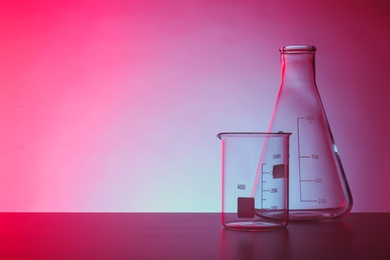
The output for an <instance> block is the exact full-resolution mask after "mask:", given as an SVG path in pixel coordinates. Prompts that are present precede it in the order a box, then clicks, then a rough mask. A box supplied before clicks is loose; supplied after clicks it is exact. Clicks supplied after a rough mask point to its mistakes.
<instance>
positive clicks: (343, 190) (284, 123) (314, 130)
mask: <svg viewBox="0 0 390 260" xmlns="http://www.w3.org/2000/svg"><path fill="white" fill-rule="evenodd" d="M315 52H316V48H315V47H314V46H310V45H303V46H285V47H282V48H281V49H280V53H281V73H282V75H281V85H280V89H279V93H278V96H277V100H276V104H275V108H274V111H273V115H272V119H271V124H270V128H269V131H270V132H275V131H276V132H277V131H286V132H291V133H292V135H291V138H290V179H289V185H290V189H289V193H290V194H289V214H290V220H318V219H328V218H336V217H341V216H345V215H347V214H348V213H349V212H350V211H351V208H352V194H351V191H350V189H349V186H348V182H347V179H346V176H345V173H344V169H343V166H342V164H341V159H340V156H339V152H338V150H337V147H336V144H335V142H334V138H333V136H332V132H331V128H330V126H329V123H328V120H327V117H326V114H325V110H324V107H323V103H322V101H321V98H320V95H319V92H318V89H317V85H316V79H315Z"/></svg>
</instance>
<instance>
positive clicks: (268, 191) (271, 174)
mask: <svg viewBox="0 0 390 260" xmlns="http://www.w3.org/2000/svg"><path fill="white" fill-rule="evenodd" d="M265 165H266V163H262V164H261V175H262V181H261V191H262V196H261V197H262V200H261V208H262V209H267V210H276V209H278V208H280V206H282V205H273V203H275V200H274V199H273V197H274V196H276V195H278V193H279V189H278V187H277V186H275V179H278V178H282V176H281V175H282V174H281V173H280V172H279V173H276V174H277V176H276V177H275V170H274V169H275V166H276V167H277V168H280V167H278V166H281V165H273V166H272V167H273V170H266V171H265V170H264V166H265ZM283 167H284V165H283ZM278 171H280V170H278ZM283 177H284V174H283ZM267 179H270V181H269V182H268V181H267ZM269 184H271V185H272V184H273V186H270V185H269ZM278 206H279V207H278Z"/></svg>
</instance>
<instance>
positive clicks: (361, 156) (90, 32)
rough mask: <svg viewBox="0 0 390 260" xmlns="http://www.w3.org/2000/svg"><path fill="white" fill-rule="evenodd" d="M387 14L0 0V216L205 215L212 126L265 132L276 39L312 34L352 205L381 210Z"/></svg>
mask: <svg viewBox="0 0 390 260" xmlns="http://www.w3.org/2000/svg"><path fill="white" fill-rule="evenodd" d="M63 2H66V3H63ZM389 13H390V4H389V2H388V1H386V0H383V1H372V0H360V1H343V0H338V1H305V0H294V1H282V0H273V1H248V0H245V1H242V0H240V1H238V0H237V1H227V0H218V1H214V0H213V1H210V0H205V1H200V0H189V1H182V0H166V1H117V0H114V1H113V0H106V1H49V0H47V1H38V0H37V1H1V2H0V198H1V199H0V211H130V212H137V211H147V212H148V211H152V212H160V211H168V212H174V211H183V212H198V211H205V212H219V211H220V209H221V202H220V197H221V196H220V195H221V188H220V186H221V183H220V180H221V177H220V174H221V173H220V172H221V162H220V160H221V148H220V141H219V140H218V139H217V138H216V134H217V133H218V132H222V131H264V130H267V128H268V123H269V120H270V118H271V114H272V109H273V106H274V102H275V99H276V94H277V91H278V88H279V83H280V63H279V51H278V49H279V47H281V46H283V45H291V44H312V45H315V46H317V48H318V52H317V56H316V57H317V60H316V69H317V84H318V87H319V91H320V94H321V98H322V100H323V103H324V106H325V109H326V112H327V115H328V119H329V122H330V125H331V128H332V130H333V134H334V137H335V140H336V143H337V145H338V148H339V152H340V154H341V158H342V161H343V165H344V168H345V171H346V174H347V178H348V181H349V184H350V187H351V190H352V193H353V197H354V208H353V211H355V212H367V211H386V212H390V188H389V187H390V160H389V158H388V155H389V148H390V138H389V136H388V133H389V132H390V119H389V118H390V116H389V109H388V107H389V105H388V104H389V99H390V90H389V87H390V80H389V79H390V77H389V61H390V47H389V46H388V44H389V42H390V33H389V30H390V29H389V28H390V18H389V17H390V16H389Z"/></svg>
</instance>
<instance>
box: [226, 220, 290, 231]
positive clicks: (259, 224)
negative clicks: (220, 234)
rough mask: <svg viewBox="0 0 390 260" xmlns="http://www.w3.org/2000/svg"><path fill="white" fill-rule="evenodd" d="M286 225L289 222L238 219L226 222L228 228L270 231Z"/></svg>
mask: <svg viewBox="0 0 390 260" xmlns="http://www.w3.org/2000/svg"><path fill="white" fill-rule="evenodd" d="M286 225H287V223H286V224H284V225H281V224H280V223H278V224H276V223H270V222H265V221H264V222H263V221H237V222H230V223H225V224H224V226H225V228H227V229H231V230H241V231H270V230H275V229H280V228H283V227H285V226H286Z"/></svg>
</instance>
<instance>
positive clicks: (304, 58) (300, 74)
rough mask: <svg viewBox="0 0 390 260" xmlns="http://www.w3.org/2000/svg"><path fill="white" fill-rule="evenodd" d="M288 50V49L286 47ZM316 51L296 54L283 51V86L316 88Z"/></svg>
mask: <svg viewBox="0 0 390 260" xmlns="http://www.w3.org/2000/svg"><path fill="white" fill-rule="evenodd" d="M285 48H286V47H285ZM314 53H315V49H312V50H305V51H299V52H296V51H295V52H294V51H291V50H288V51H286V50H284V49H283V48H282V49H281V69H282V82H281V84H282V86H291V87H296V88H298V87H299V88H303V87H311V86H313V85H314V86H315V85H316V83H315V60H314Z"/></svg>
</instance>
